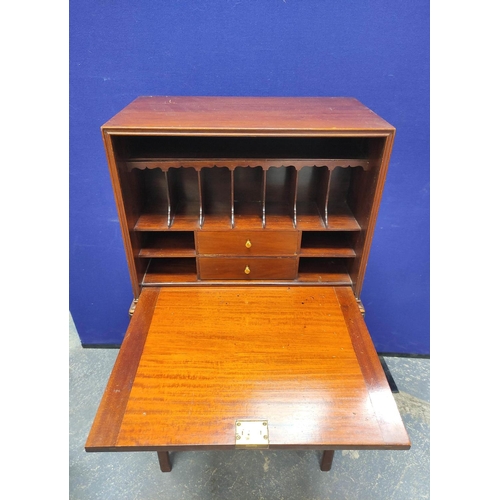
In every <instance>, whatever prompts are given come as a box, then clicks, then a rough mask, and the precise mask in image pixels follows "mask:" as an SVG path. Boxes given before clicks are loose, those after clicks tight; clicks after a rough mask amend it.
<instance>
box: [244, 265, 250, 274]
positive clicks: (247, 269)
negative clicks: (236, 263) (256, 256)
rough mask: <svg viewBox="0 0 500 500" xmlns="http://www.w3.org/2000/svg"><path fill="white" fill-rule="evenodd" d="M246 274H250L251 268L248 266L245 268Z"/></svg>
mask: <svg viewBox="0 0 500 500" xmlns="http://www.w3.org/2000/svg"><path fill="white" fill-rule="evenodd" d="M245 274H250V268H249V267H248V266H247V267H245Z"/></svg>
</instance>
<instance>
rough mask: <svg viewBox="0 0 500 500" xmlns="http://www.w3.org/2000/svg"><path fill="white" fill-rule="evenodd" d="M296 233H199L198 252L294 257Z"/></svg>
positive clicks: (205, 253)
mask: <svg viewBox="0 0 500 500" xmlns="http://www.w3.org/2000/svg"><path fill="white" fill-rule="evenodd" d="M298 236H299V233H298V232H297V231H273V232H264V231H230V232H222V231H219V232H214V231H210V232H208V231H207V232H199V233H198V236H197V237H198V241H197V245H198V252H199V253H200V254H204V255H240V256H266V255H295V254H297V250H298Z"/></svg>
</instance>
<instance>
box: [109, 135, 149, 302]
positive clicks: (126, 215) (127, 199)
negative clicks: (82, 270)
mask: <svg viewBox="0 0 500 500" xmlns="http://www.w3.org/2000/svg"><path fill="white" fill-rule="evenodd" d="M102 135H103V140H104V147H105V150H106V157H107V159H108V167H109V173H110V176H111V183H112V185H113V193H114V196H115V202H116V208H117V211H118V218H119V220H120V227H121V231H122V237H123V244H124V247H125V255H126V257H127V263H128V268H129V273H130V279H131V282H132V291H133V293H134V297H135V298H136V299H137V298H139V294H140V287H139V280H138V272H139V273H141V272H142V274H144V270H143V269H141V266H142V264H141V263H140V262H139V261H140V259H136V258H135V255H137V254H138V251H139V241H138V240H137V241H136V238H135V237H134V236H133V235H132V238H131V233H132V230H133V227H134V225H135V223H136V222H137V217H138V212H139V208H138V206H137V203H138V199H137V192H138V190H139V186H138V185H137V182H138V180H137V178H136V176H135V175H134V174H133V173H131V172H128V171H127V169H126V166H125V164H124V163H123V162H121V161H120V155H119V154H117V151H115V149H114V142H113V140H112V137H111V135H110V134H108V133H107V132H106V131H105V130H103V131H102ZM122 143H123V141H120V144H122ZM122 157H123V155H122ZM124 176H126V177H127V179H124ZM134 181H135V182H134ZM134 248H135V252H134ZM138 267H139V268H138Z"/></svg>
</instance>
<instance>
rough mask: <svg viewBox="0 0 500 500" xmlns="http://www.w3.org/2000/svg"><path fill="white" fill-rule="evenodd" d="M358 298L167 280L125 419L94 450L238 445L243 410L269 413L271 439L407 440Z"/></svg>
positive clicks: (330, 442)
mask: <svg viewBox="0 0 500 500" xmlns="http://www.w3.org/2000/svg"><path fill="white" fill-rule="evenodd" d="M339 290H340V296H341V302H340V303H339V299H338V291H339ZM143 293H144V292H143ZM141 301H142V296H141V299H140V300H139V304H140V303H141ZM139 304H138V307H139ZM354 307H357V306H356V301H355V298H354V296H353V295H352V291H351V290H350V288H348V287H345V288H338V289H336V288H333V287H315V288H311V287H290V288H283V287H253V288H252V287H231V288H229V287H210V288H199V287H196V288H187V287H172V288H170V289H166V288H165V289H161V290H160V292H159V295H158V299H157V302H156V307H154V314H153V318H152V320H151V325H150V327H149V333H148V334H147V338H146V341H145V344H144V349H143V351H142V356H141V360H140V363H139V366H138V368H137V372H136V374H135V378H134V381H133V384H132V388H131V390H130V394H129V395H127V396H122V402H121V404H122V405H123V402H125V403H126V408H125V410H124V413H123V418H122V419H119V420H118V419H116V426H117V427H116V428H115V429H114V432H113V433H112V434H109V435H110V438H109V440H108V441H107V442H106V440H105V439H101V440H97V441H96V439H95V438H93V439H90V438H89V442H88V443H87V450H88V451H99V450H102V449H104V448H106V449H108V450H110V451H126V450H156V451H161V450H169V449H170V450H173V449H178V450H182V449H204V448H207V449H209V448H216V449H219V448H220V449H222V448H233V447H234V445H235V433H234V423H235V420H237V419H267V420H268V422H269V439H270V447H271V448H286V447H292V448H317V449H330V450H331V449H335V448H360V449H363V448H374V449H377V448H387V449H398V448H401V449H405V448H408V447H409V441H408V437H407V435H406V431H405V430H404V426H403V424H402V422H401V419H400V416H399V413H398V411H397V408H396V407H395V404H394V401H393V399H392V394H391V392H390V388H389V386H388V384H387V382H385V383H384V375H383V370H382V367H381V366H380V363H378V365H377V363H376V352H375V350H374V349H373V345H370V343H368V342H367V341H366V337H367V336H368V333H367V331H366V327H365V326H364V322H363V320H362V318H361V315H360V313H359V310H357V311H356V310H355V309H354ZM346 314H348V317H349V318H351V317H353V316H354V317H356V320H355V321H354V322H352V321H351V320H348V321H347V322H346V316H345V315H346ZM358 316H359V318H358ZM352 335H354V336H355V337H356V341H355V343H354V344H353V341H352V340H351V337H352ZM368 338H369V336H368ZM365 365H366V366H365ZM107 391H108V392H109V391H112V388H110V387H108V389H107ZM391 400H392V403H390V401H391ZM107 411H108V412H110V411H112V409H108V410H107ZM101 420H102V416H101ZM94 428H95V430H94V435H95V433H97V435H104V434H103V433H102V432H101V430H100V423H99V422H97V423H96V424H94Z"/></svg>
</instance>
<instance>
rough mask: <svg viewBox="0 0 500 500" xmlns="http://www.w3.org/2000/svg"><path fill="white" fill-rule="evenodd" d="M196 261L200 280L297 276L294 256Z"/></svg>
mask: <svg viewBox="0 0 500 500" xmlns="http://www.w3.org/2000/svg"><path fill="white" fill-rule="evenodd" d="M198 263H199V267H200V279H202V280H224V279H226V280H235V279H240V280H241V279H249V280H253V279H257V280H266V279H268V280H293V279H295V277H296V276H297V259H296V258H294V257H283V258H279V259H278V258H277V259H272V258H263V257H259V258H255V257H254V258H250V257H248V258H244V257H221V258H216V257H200V258H199V259H198Z"/></svg>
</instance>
